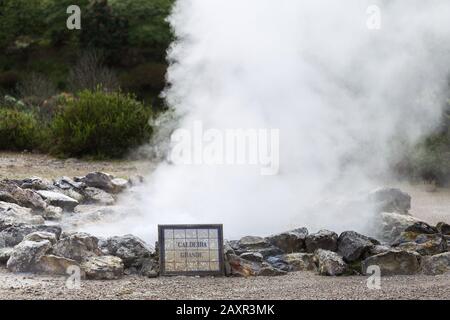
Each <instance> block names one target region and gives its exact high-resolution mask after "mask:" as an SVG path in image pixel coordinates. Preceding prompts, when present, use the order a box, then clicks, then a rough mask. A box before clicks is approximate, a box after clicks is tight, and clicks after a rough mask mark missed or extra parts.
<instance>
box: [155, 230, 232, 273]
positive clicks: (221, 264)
mask: <svg viewBox="0 0 450 320" xmlns="http://www.w3.org/2000/svg"><path fill="white" fill-rule="evenodd" d="M166 229H173V230H191V229H216V230H217V241H218V246H219V248H218V252H219V270H218V271H166V263H165V251H166V250H165V237H164V231H165V230H166ZM158 247H159V270H160V275H161V276H224V275H225V262H224V249H223V225H222V224H163V225H158Z"/></svg>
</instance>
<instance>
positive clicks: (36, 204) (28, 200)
mask: <svg viewBox="0 0 450 320" xmlns="http://www.w3.org/2000/svg"><path fill="white" fill-rule="evenodd" d="M0 191H2V192H3V196H2V200H7V199H14V201H12V203H15V204H18V205H20V206H22V207H26V208H30V209H32V210H35V211H44V210H45V207H46V204H45V202H44V201H43V200H42V198H41V197H40V196H39V195H38V194H37V193H36V192H35V191H34V190H30V189H22V188H20V187H18V186H17V185H15V184H13V183H6V182H5V181H3V182H0Z"/></svg>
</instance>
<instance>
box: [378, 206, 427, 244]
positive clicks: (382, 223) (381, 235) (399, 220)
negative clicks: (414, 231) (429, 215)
mask: <svg viewBox="0 0 450 320" xmlns="http://www.w3.org/2000/svg"><path fill="white" fill-rule="evenodd" d="M417 222H422V221H421V220H419V219H417V218H414V217H412V216H409V215H403V214H399V213H390V212H382V213H381V214H380V215H379V217H378V221H375V224H376V225H378V226H379V230H378V231H377V238H378V239H381V240H382V241H385V242H389V243H391V242H393V241H395V240H396V239H397V238H398V237H399V236H400V234H401V233H402V232H403V231H405V230H406V229H407V228H408V227H410V226H412V225H414V224H415V223H417Z"/></svg>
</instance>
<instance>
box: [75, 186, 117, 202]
mask: <svg viewBox="0 0 450 320" xmlns="http://www.w3.org/2000/svg"><path fill="white" fill-rule="evenodd" d="M83 195H84V197H85V199H86V202H88V203H96V204H100V205H106V206H110V205H113V204H114V202H115V201H116V200H115V199H114V198H113V196H112V195H110V194H109V193H107V192H106V191H103V190H102V189H99V188H94V187H87V188H86V189H84V190H83Z"/></svg>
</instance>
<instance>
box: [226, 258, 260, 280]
mask: <svg viewBox="0 0 450 320" xmlns="http://www.w3.org/2000/svg"><path fill="white" fill-rule="evenodd" d="M226 261H227V263H228V266H229V268H230V272H229V274H230V275H232V276H240V277H249V276H256V275H258V273H259V271H260V270H261V264H260V263H257V262H252V261H248V260H245V259H242V258H240V257H238V256H237V255H234V254H229V255H227V259H226Z"/></svg>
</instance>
